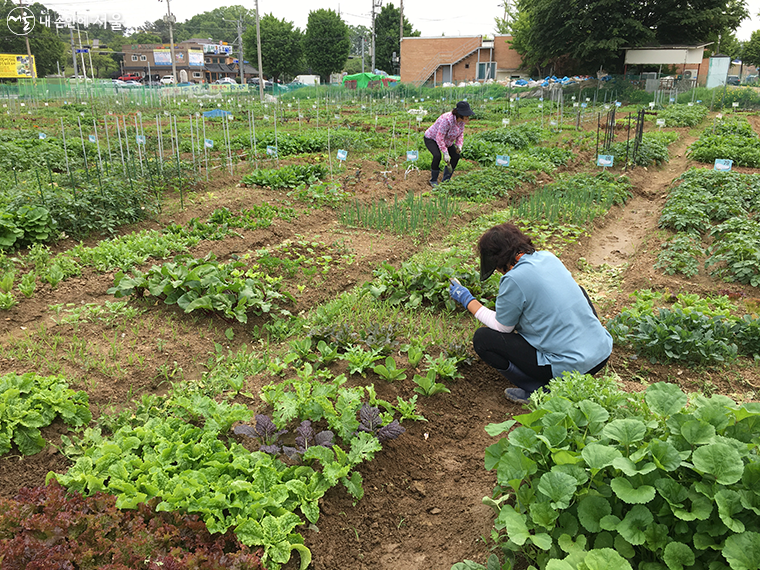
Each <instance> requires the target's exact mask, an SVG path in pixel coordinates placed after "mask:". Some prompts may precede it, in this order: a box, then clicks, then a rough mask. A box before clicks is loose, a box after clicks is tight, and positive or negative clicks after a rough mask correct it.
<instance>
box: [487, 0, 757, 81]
mask: <svg viewBox="0 0 760 570" xmlns="http://www.w3.org/2000/svg"><path fill="white" fill-rule="evenodd" d="M513 6H514V8H513V10H511V11H507V12H506V13H505V17H504V18H497V19H496V28H497V31H498V32H499V33H502V34H510V35H512V41H511V45H512V47H513V48H514V49H515V50H516V51H517V52H518V53H519V54H520V55H521V56H522V58H523V63H524V65H525V66H526V67H527V68H528V69H531V70H535V71H536V72H537V73H538V75H539V76H544V75H545V74H549V73H554V74H556V75H559V74H566V73H567V74H569V73H588V74H593V73H596V72H597V71H600V70H603V71H606V72H607V73H622V72H623V68H624V55H625V52H624V50H623V48H625V47H645V46H659V45H671V46H673V45H681V46H684V45H699V44H710V45H708V46H707V48H706V55H712V54H715V53H717V52H718V51H720V52H721V53H722V54H724V55H728V56H730V57H731V58H732V59H733V58H739V59H742V58H743V61H744V62H745V63H746V64H751V65H755V64H760V33H758V32H755V33H754V34H753V35H752V39H750V40H749V41H748V42H739V41H737V39H736V37H735V35H734V32H735V31H736V29H737V28H738V27H739V24H740V23H741V22H742V20H744V19H745V18H746V17H747V16H748V15H749V12H748V10H747V3H746V1H745V0H516V1H515V2H514V4H513Z"/></svg>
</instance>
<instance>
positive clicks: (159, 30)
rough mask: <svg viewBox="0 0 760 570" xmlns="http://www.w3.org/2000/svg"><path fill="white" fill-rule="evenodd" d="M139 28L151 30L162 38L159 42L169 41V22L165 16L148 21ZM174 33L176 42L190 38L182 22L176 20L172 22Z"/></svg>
mask: <svg viewBox="0 0 760 570" xmlns="http://www.w3.org/2000/svg"><path fill="white" fill-rule="evenodd" d="M137 29H138V31H141V32H149V33H152V34H155V35H157V36H158V37H160V38H161V42H159V43H162V44H168V43H169V23H168V22H167V21H166V20H165V19H164V18H159V19H158V20H156V21H155V22H150V21H146V22H145V23H144V24H143V25H142V26H138V28H137ZM172 35H173V36H174V43H175V44H177V43H179V42H183V41H185V40H189V39H190V34H188V33H187V32H186V31H185V30H184V26H183V25H182V23H180V22H174V23H173V24H172Z"/></svg>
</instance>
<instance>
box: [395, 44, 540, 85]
mask: <svg viewBox="0 0 760 570" xmlns="http://www.w3.org/2000/svg"><path fill="white" fill-rule="evenodd" d="M511 39H512V37H511V36H495V37H494V38H493V39H490V38H484V37H483V36H456V37H446V36H443V37H435V38H412V37H408V38H403V39H402V40H401V56H400V59H401V81H402V83H413V84H415V85H424V84H426V83H427V84H431V85H440V84H441V83H459V82H461V81H486V80H488V79H497V80H501V79H510V78H518V77H527V72H526V71H525V70H524V69H522V58H521V57H520V54H518V53H517V52H516V51H515V50H513V49H512V48H511V47H510V45H509V43H508V42H509V40H511Z"/></svg>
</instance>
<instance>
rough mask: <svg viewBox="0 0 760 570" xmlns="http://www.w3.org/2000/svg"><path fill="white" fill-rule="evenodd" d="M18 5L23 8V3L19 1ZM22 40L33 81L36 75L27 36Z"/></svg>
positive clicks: (21, 0)
mask: <svg viewBox="0 0 760 570" xmlns="http://www.w3.org/2000/svg"><path fill="white" fill-rule="evenodd" d="M18 5H19V6H21V7H22V8H23V6H24V1H23V0H19V2H18ZM24 40H25V41H26V56H27V57H28V58H29V71H31V72H32V79H35V78H36V77H37V73H36V72H35V70H34V60H33V59H32V48H30V47H29V36H27V35H24Z"/></svg>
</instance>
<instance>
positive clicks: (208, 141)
mask: <svg viewBox="0 0 760 570" xmlns="http://www.w3.org/2000/svg"><path fill="white" fill-rule="evenodd" d="M203 147H204V148H214V141H212V140H211V139H203Z"/></svg>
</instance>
